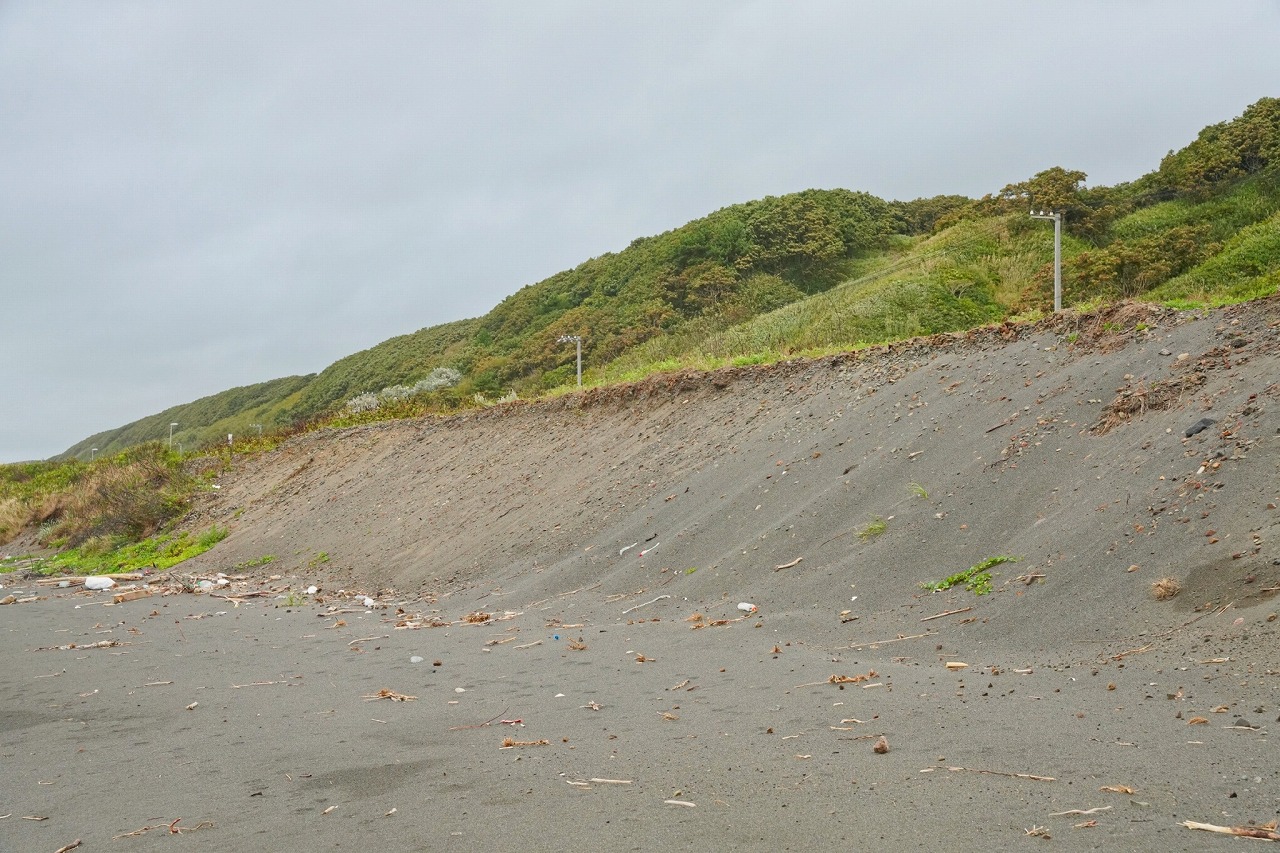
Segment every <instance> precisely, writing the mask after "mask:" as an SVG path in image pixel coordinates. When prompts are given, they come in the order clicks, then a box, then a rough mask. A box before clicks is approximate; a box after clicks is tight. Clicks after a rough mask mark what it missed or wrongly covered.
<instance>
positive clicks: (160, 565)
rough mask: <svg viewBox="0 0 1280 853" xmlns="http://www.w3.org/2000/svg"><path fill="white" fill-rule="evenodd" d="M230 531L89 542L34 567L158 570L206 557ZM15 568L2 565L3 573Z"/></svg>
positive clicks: (87, 571)
mask: <svg viewBox="0 0 1280 853" xmlns="http://www.w3.org/2000/svg"><path fill="white" fill-rule="evenodd" d="M227 533H228V531H227V528H225V527H218V526H217V525H215V526H213V527H210V528H209V529H208V530H206V531H205V532H203V533H201V534H199V535H198V536H193V535H192V534H191V533H189V532H187V531H185V530H184V531H182V532H181V533H178V534H176V535H175V534H169V533H161V534H157V535H155V536H149V537H147V538H146V539H143V540H142V541H141V542H122V541H120V540H119V539H118V538H116V537H99V538H97V539H90V540H89V541H87V542H85V543H84V544H83V545H81V546H80V547H78V548H68V549H66V550H64V551H61V552H59V553H57V554H55V555H54V556H52V557H50V558H48V559H45V560H36V561H35V562H33V563H32V564H31V568H32V569H33V570H34V571H35V572H36V573H38V574H42V575H112V574H117V573H120V572H136V571H141V570H143V569H154V570H157V571H160V570H163V569H167V568H170V567H171V566H175V565H177V564H178V563H181V562H183V561H184V560H189V559H191V558H192V557H195V556H198V555H200V554H203V553H204V552H205V551H208V550H209V549H210V548H212V547H213V546H214V545H217V544H218V543H219V542H221V541H222V540H223V539H226V538H227ZM12 568H13V566H12V565H6V564H5V563H4V562H0V572H4V571H9V570H11V569H12Z"/></svg>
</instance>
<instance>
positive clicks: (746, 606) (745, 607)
mask: <svg viewBox="0 0 1280 853" xmlns="http://www.w3.org/2000/svg"><path fill="white" fill-rule="evenodd" d="M738 609H739V610H742V611H744V612H746V613H755V612H756V611H757V610H759V609H760V608H759V607H756V606H755V605H754V604H752V603H751V602H750V601H744V602H742V603H740V604H739V605H738Z"/></svg>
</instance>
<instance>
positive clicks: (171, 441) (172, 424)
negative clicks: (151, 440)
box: [169, 423, 178, 450]
mask: <svg viewBox="0 0 1280 853" xmlns="http://www.w3.org/2000/svg"><path fill="white" fill-rule="evenodd" d="M177 425H178V424H177V423H171V424H169V449H170V450H173V428H174V427H176V426H177Z"/></svg>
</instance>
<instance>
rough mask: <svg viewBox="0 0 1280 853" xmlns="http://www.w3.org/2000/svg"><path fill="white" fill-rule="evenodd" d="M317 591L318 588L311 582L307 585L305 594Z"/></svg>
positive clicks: (312, 593)
mask: <svg viewBox="0 0 1280 853" xmlns="http://www.w3.org/2000/svg"><path fill="white" fill-rule="evenodd" d="M319 591H320V588H319V587H317V586H316V585H315V584H312V585H311V586H309V587H307V595H315V594H316V593H317V592H319Z"/></svg>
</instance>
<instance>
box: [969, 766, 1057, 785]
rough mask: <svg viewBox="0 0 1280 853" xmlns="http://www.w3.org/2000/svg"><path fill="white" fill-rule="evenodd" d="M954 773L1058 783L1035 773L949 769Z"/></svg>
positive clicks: (973, 768) (1051, 778)
mask: <svg viewBox="0 0 1280 853" xmlns="http://www.w3.org/2000/svg"><path fill="white" fill-rule="evenodd" d="M947 769H948V770H950V771H951V772H952V773H960V772H967V773H983V774H986V775H987V776H1007V777H1009V778H1010V779H1032V780H1034V781H1036V782H1057V781H1058V780H1057V779H1055V778H1054V777H1052V776H1036V775H1035V774H1033V773H1004V772H1002V771H1000V770H982V769H979V768H976V767H948V768H947Z"/></svg>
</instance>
